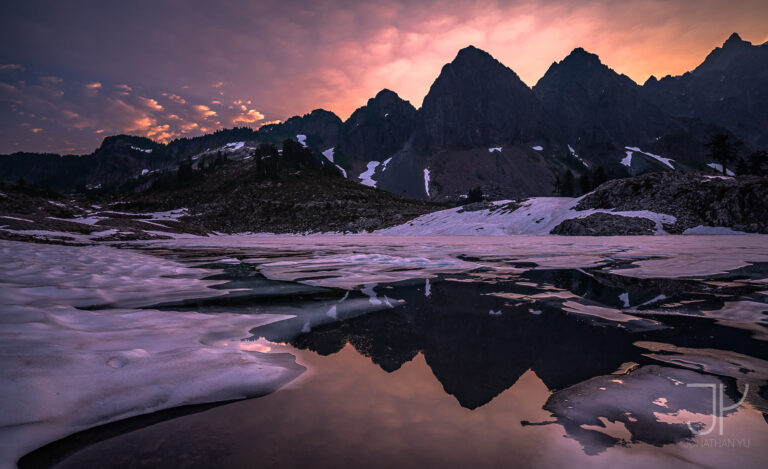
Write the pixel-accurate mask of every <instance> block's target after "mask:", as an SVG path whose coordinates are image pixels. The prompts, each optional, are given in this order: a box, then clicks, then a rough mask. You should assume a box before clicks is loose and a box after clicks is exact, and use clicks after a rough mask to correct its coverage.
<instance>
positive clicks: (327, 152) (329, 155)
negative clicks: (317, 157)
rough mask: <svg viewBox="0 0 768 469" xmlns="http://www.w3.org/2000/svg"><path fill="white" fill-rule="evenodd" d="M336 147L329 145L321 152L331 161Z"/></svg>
mask: <svg viewBox="0 0 768 469" xmlns="http://www.w3.org/2000/svg"><path fill="white" fill-rule="evenodd" d="M335 149H336V147H331V148H329V149H327V150H325V151H324V152H323V156H324V157H326V158H327V159H328V161H330V162H331V163H333V162H334V161H333V155H334V151H335Z"/></svg>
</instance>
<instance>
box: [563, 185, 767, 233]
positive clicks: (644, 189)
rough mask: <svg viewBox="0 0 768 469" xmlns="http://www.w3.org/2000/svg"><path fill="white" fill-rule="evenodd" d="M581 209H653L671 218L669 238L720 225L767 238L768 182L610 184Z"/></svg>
mask: <svg viewBox="0 0 768 469" xmlns="http://www.w3.org/2000/svg"><path fill="white" fill-rule="evenodd" d="M575 208H576V210H588V209H615V210H622V211H631V210H650V211H653V212H661V213H666V214H669V215H672V216H674V217H675V218H676V221H675V222H674V223H669V224H665V225H664V229H665V230H667V231H668V232H669V233H682V232H683V231H685V230H686V229H689V228H694V227H696V226H720V227H728V228H732V229H733V230H736V231H744V232H748V233H768V178H766V177H753V176H742V177H738V178H735V177H725V176H716V175H711V174H703V173H686V174H683V173H652V174H645V175H642V176H638V177H636V178H631V179H618V180H614V181H608V182H607V183H605V184H603V185H601V186H600V187H598V188H597V189H596V190H595V191H594V192H592V193H591V194H588V195H586V196H585V197H583V198H582V199H581V200H580V201H579V203H578V204H577V205H576V207H575Z"/></svg>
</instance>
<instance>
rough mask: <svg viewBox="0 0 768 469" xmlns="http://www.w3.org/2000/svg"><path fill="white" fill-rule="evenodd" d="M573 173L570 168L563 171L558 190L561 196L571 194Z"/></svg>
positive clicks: (569, 195)
mask: <svg viewBox="0 0 768 469" xmlns="http://www.w3.org/2000/svg"><path fill="white" fill-rule="evenodd" d="M573 183H574V178H573V173H572V172H571V170H570V169H568V170H566V171H565V174H563V177H562V178H561V179H560V190H559V191H558V192H559V193H560V195H561V196H563V197H571V196H573Z"/></svg>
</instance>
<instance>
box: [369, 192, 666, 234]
mask: <svg viewBox="0 0 768 469" xmlns="http://www.w3.org/2000/svg"><path fill="white" fill-rule="evenodd" d="M579 200H581V199H574V198H570V197H534V198H531V199H528V200H526V201H524V202H522V204H521V206H520V207H519V208H517V209H516V210H514V211H512V212H510V211H508V210H504V209H503V208H502V206H503V205H504V204H507V203H509V202H510V201H506V200H503V201H498V202H494V205H495V206H496V207H493V208H490V209H484V210H472V211H467V210H465V209H464V207H456V208H451V209H448V210H442V211H439V212H433V213H429V214H427V215H422V216H420V217H418V218H415V219H413V220H411V221H410V222H408V223H405V224H403V225H398V226H393V227H391V228H386V229H383V230H379V231H377V232H376V233H377V234H386V235H413V236H423V235H459V236H461V235H487V236H502V235H547V234H549V232H550V231H552V229H553V228H554V227H556V226H557V225H559V224H560V223H562V222H563V221H564V220H568V219H571V218H583V217H587V216H589V215H591V214H593V213H611V214H614V215H621V216H625V217H639V218H647V219H649V220H652V221H653V222H654V223H655V224H656V234H666V232H665V231H664V229H663V226H662V225H663V224H671V223H674V222H675V221H676V218H675V217H673V216H672V215H667V214H663V213H656V212H651V211H648V210H638V211H624V212H621V211H613V210H605V209H589V210H579V211H577V210H575V207H576V204H577V203H578V202H579Z"/></svg>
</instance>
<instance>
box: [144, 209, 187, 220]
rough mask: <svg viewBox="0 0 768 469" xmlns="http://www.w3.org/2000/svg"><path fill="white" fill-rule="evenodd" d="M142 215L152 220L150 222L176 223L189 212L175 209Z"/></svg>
mask: <svg viewBox="0 0 768 469" xmlns="http://www.w3.org/2000/svg"><path fill="white" fill-rule="evenodd" d="M144 215H147V216H148V217H150V218H152V220H165V221H176V220H178V219H179V218H181V217H185V216H187V215H189V210H187V209H186V208H177V209H174V210H167V211H165V212H150V213H145V214H144Z"/></svg>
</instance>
